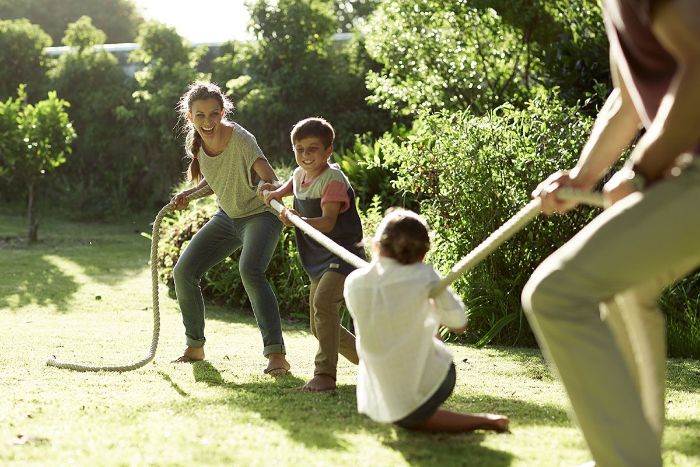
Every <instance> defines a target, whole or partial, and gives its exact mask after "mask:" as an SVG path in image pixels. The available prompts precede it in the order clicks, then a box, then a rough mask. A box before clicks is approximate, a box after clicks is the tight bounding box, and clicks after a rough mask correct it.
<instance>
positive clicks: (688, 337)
mask: <svg viewBox="0 0 700 467" xmlns="http://www.w3.org/2000/svg"><path fill="white" fill-rule="evenodd" d="M661 309H662V310H663V311H664V312H665V313H666V329H667V335H668V354H669V356H671V357H685V358H700V270H697V271H695V272H694V273H693V274H691V275H690V276H688V277H686V278H685V279H682V280H680V281H679V282H678V283H677V284H675V285H674V286H673V287H671V288H670V289H668V290H667V291H666V292H665V293H664V294H663V295H662V297H661Z"/></svg>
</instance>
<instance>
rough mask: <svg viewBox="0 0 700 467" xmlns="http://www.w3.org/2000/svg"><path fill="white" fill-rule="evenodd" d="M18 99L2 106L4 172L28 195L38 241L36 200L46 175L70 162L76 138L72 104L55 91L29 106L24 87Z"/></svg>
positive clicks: (30, 234)
mask: <svg viewBox="0 0 700 467" xmlns="http://www.w3.org/2000/svg"><path fill="white" fill-rule="evenodd" d="M17 94H18V98H17V99H13V98H9V99H8V100H7V101H5V102H2V103H0V128H1V129H2V131H3V139H4V140H5V141H4V142H3V145H2V146H1V148H2V159H0V162H1V163H2V166H3V167H2V173H4V174H9V176H10V177H12V179H13V180H14V181H15V182H16V183H19V184H22V185H24V187H25V188H26V190H27V191H26V192H27V225H28V230H27V239H28V240H29V242H30V243H34V242H36V241H37V240H38V230H39V223H38V218H37V214H36V199H37V196H38V192H39V188H40V183H41V180H42V178H43V176H44V175H45V174H46V173H48V172H51V171H53V170H54V169H56V168H57V167H58V166H60V165H61V164H63V163H64V162H66V155H67V154H70V152H71V146H70V145H71V143H72V142H73V140H74V139H75V138H76V133H75V130H73V126H72V125H71V123H70V120H69V118H68V114H67V113H66V111H65V109H66V108H67V107H68V106H69V104H68V102H66V101H64V100H61V99H59V98H58V96H57V95H56V92H55V91H50V92H49V93H48V98H47V99H44V100H42V101H39V102H37V103H36V104H33V105H32V104H27V103H26V99H27V95H26V93H25V91H24V86H20V87H19V91H18V93H17Z"/></svg>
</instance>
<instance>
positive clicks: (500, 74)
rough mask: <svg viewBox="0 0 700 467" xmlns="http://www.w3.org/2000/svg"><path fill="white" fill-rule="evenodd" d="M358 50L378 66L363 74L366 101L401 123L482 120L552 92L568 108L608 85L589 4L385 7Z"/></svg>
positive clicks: (411, 2) (489, 0) (600, 33)
mask: <svg viewBox="0 0 700 467" xmlns="http://www.w3.org/2000/svg"><path fill="white" fill-rule="evenodd" d="M366 44H367V51H368V52H369V55H370V56H371V58H373V59H374V60H376V61H377V62H378V63H380V64H381V69H378V70H375V69H373V70H372V71H370V72H369V73H368V75H367V85H368V88H369V89H370V90H371V91H372V92H373V95H372V96H371V97H370V98H369V101H370V102H371V103H375V104H378V105H380V106H381V107H382V108H385V109H388V110H391V111H392V112H393V113H395V114H399V115H406V114H408V115H416V114H417V113H418V112H419V111H421V110H423V111H426V110H427V111H433V112H434V111H438V110H440V109H450V110H464V109H467V108H469V109H470V110H471V111H472V112H474V113H478V114H483V113H486V112H487V111H489V110H491V109H494V108H495V107H496V106H498V105H500V104H503V103H506V102H509V103H511V104H514V105H517V106H521V105H524V104H526V103H527V101H528V100H529V99H531V98H532V97H534V95H535V94H536V93H538V92H540V90H541V89H553V88H555V87H560V88H561V89H562V92H563V94H562V96H563V97H564V98H565V99H566V100H567V102H569V103H570V104H573V103H576V102H577V101H578V100H579V99H582V98H584V97H588V95H589V94H590V93H591V92H592V91H593V90H594V87H595V84H596V82H605V83H607V82H608V57H607V41H606V39H605V32H604V28H603V22H602V18H601V14H600V7H599V6H598V4H597V2H596V1H595V0H584V1H579V0H577V1H572V0H542V1H536V2H513V1H507V0H457V1H451V2H444V1H439V0H384V1H382V2H381V3H380V4H379V6H378V7H377V9H376V10H375V11H374V12H373V13H372V15H371V16H370V19H369V22H368V25H367V28H366Z"/></svg>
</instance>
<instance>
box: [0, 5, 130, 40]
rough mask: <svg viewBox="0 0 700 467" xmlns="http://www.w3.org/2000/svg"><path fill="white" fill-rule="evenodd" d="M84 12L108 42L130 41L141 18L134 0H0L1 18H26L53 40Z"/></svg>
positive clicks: (58, 38)
mask: <svg viewBox="0 0 700 467" xmlns="http://www.w3.org/2000/svg"><path fill="white" fill-rule="evenodd" d="M84 15H86V16H89V17H91V18H92V20H93V21H94V23H95V25H96V26H97V27H98V28H100V29H101V30H103V31H104V32H105V33H106V35H107V40H108V41H109V42H111V43H118V42H133V40H134V37H136V31H137V28H138V26H139V24H141V23H142V22H143V20H142V18H141V17H140V16H139V15H138V14H137V12H136V6H135V4H134V2H133V0H60V1H57V0H0V18H27V19H29V20H30V21H31V22H32V23H36V24H38V25H40V26H41V27H42V28H43V29H44V30H45V31H46V32H48V33H49V35H50V36H51V38H52V39H53V41H54V42H55V43H58V42H59V41H60V40H61V37H63V32H64V31H65V30H66V26H67V25H68V24H69V23H71V22H74V21H76V20H77V19H78V18H80V17H81V16H84Z"/></svg>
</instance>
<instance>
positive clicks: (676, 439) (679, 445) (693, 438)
mask: <svg viewBox="0 0 700 467" xmlns="http://www.w3.org/2000/svg"><path fill="white" fill-rule="evenodd" d="M666 423H667V425H668V426H671V427H673V428H677V429H680V430H683V431H682V432H680V433H678V434H677V435H675V436H673V438H672V439H670V440H669V437H668V436H667V437H666V439H667V440H668V441H667V442H666V443H664V445H665V446H664V448H665V449H666V450H669V449H671V450H674V451H679V452H682V453H683V454H685V455H686V456H689V457H695V458H700V436H698V433H700V420H697V419H674V420H668V421H667V422H666Z"/></svg>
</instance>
